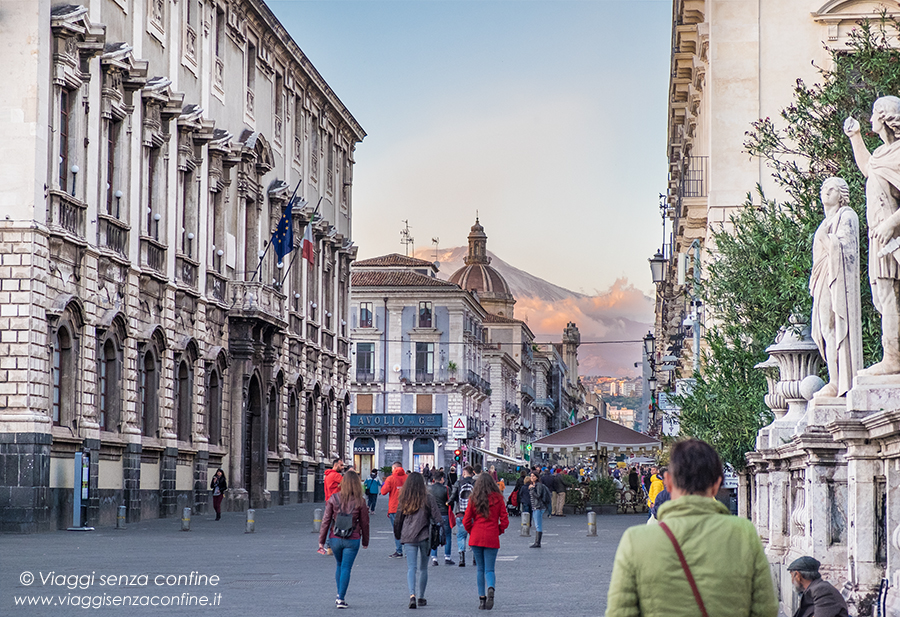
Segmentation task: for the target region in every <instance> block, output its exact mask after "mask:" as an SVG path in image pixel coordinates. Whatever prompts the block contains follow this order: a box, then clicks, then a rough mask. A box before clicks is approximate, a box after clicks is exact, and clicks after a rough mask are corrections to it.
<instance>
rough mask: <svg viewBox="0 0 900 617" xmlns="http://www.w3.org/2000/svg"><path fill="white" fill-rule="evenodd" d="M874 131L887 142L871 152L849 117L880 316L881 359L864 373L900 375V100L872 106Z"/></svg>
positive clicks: (847, 128)
mask: <svg viewBox="0 0 900 617" xmlns="http://www.w3.org/2000/svg"><path fill="white" fill-rule="evenodd" d="M872 130H873V131H875V132H876V133H877V134H878V136H879V137H881V140H882V141H883V142H884V144H883V145H881V146H878V147H877V148H875V151H874V152H871V153H870V152H869V151H868V149H867V148H866V145H865V143H864V142H863V139H862V135H861V134H860V127H859V122H858V121H857V120H855V119H854V118H847V119H846V120H845V121H844V133H845V134H846V135H847V137H849V138H850V144H851V145H852V146H853V156H854V158H855V159H856V164H857V165H858V166H859V170H860V171H861V172H862V173H863V175H864V176H865V177H866V221H867V222H868V224H869V284H870V285H871V286H872V301H873V303H874V304H875V309H876V310H877V311H878V312H879V314H881V346H882V349H883V350H884V354H883V357H882V360H881V362H878V363H877V364H874V365H873V366H870V367H869V368H867V369H863V370H861V371H860V372H859V374H860V375H898V374H900V140H898V136H900V98H897V97H896V96H883V97H881V98H880V99H878V100H876V101H875V104H874V105H873V106H872Z"/></svg>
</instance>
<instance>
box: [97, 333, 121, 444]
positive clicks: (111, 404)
mask: <svg viewBox="0 0 900 617" xmlns="http://www.w3.org/2000/svg"><path fill="white" fill-rule="evenodd" d="M99 364H100V366H99V370H98V373H99V376H100V383H99V385H98V388H97V395H98V397H99V401H100V404H99V411H100V418H99V421H100V430H101V431H118V430H119V427H120V424H119V422H120V414H119V409H120V398H119V392H120V391H121V388H120V384H119V352H118V350H117V349H116V344H115V342H114V341H113V339H107V340H106V343H104V344H103V351H102V352H101V354H100V362H99Z"/></svg>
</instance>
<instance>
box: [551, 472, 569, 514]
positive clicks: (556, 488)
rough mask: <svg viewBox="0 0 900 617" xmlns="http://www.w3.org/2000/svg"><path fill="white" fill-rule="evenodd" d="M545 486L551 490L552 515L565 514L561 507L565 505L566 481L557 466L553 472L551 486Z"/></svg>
mask: <svg viewBox="0 0 900 617" xmlns="http://www.w3.org/2000/svg"><path fill="white" fill-rule="evenodd" d="M547 488H549V489H550V490H551V491H552V492H553V516H565V513H564V512H563V507H564V506H565V505H566V483H565V482H564V481H563V472H562V471H561V470H560V469H559V467H557V468H556V473H555V474H553V486H551V487H547Z"/></svg>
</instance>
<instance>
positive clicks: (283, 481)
mask: <svg viewBox="0 0 900 617" xmlns="http://www.w3.org/2000/svg"><path fill="white" fill-rule="evenodd" d="M289 503H291V459H289V458H283V459H281V468H280V469H279V474H278V505H281V506H284V505H287V504H289Z"/></svg>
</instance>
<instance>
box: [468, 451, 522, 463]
mask: <svg viewBox="0 0 900 617" xmlns="http://www.w3.org/2000/svg"><path fill="white" fill-rule="evenodd" d="M469 450H476V451H478V452H481V453H482V454H484V455H485V456H486V457H488V458H495V459H497V460H498V461H503V462H504V463H511V464H513V465H521V466H523V467H527V466H528V461H524V460H522V459H518V458H513V457H511V456H506V455H505V454H497V453H496V452H491V451H490V450H485V449H483V448H478V447H475V446H469Z"/></svg>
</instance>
